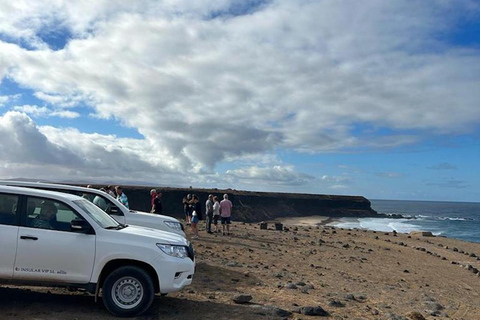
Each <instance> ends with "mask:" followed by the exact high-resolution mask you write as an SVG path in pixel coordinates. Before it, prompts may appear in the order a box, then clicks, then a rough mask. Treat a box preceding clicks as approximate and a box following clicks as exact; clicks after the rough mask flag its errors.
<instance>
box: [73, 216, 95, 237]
mask: <svg viewBox="0 0 480 320" xmlns="http://www.w3.org/2000/svg"><path fill="white" fill-rule="evenodd" d="M70 229H71V230H72V231H73V232H78V233H87V234H88V233H92V226H90V224H89V223H88V222H87V221H85V220H81V219H74V220H72V221H71V222H70Z"/></svg>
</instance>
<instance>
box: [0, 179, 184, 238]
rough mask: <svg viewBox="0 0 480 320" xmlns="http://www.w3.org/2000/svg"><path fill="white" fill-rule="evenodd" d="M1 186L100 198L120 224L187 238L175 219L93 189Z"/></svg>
mask: <svg viewBox="0 0 480 320" xmlns="http://www.w3.org/2000/svg"><path fill="white" fill-rule="evenodd" d="M0 185H4V186H15V187H27V188H34V189H43V190H50V191H58V192H65V193H70V194H74V195H77V196H80V197H83V198H85V199H87V200H90V201H93V200H94V199H95V198H96V197H99V198H100V199H102V200H103V201H101V202H102V203H105V208H102V209H104V210H105V212H106V213H108V214H109V215H110V216H112V218H114V219H115V220H117V221H118V222H119V223H127V224H133V225H136V226H143V227H149V228H155V229H159V230H164V231H169V232H174V233H177V234H179V235H182V236H183V237H186V236H185V232H184V231H183V230H184V228H183V225H182V224H181V223H180V221H178V220H177V219H175V218H172V217H169V216H165V215H159V214H152V213H147V212H140V211H135V210H130V209H128V208H127V207H125V206H124V205H123V204H122V203H120V202H119V201H118V200H117V199H115V198H113V197H111V196H110V195H109V194H107V193H105V192H103V191H100V190H97V189H93V188H83V187H77V186H70V185H64V184H56V183H40V182H24V181H9V180H0Z"/></svg>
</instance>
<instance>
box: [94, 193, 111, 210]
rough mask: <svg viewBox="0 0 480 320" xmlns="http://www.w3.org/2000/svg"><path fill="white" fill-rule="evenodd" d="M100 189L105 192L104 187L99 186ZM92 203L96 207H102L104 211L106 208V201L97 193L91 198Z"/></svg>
mask: <svg viewBox="0 0 480 320" xmlns="http://www.w3.org/2000/svg"><path fill="white" fill-rule="evenodd" d="M100 191H103V192H105V193H106V192H107V191H106V190H105V189H104V188H100ZM93 204H94V205H96V206H97V207H99V208H100V209H102V210H103V211H105V212H106V211H107V209H108V204H107V201H106V200H105V199H104V198H103V197H101V196H99V195H96V196H95V198H93Z"/></svg>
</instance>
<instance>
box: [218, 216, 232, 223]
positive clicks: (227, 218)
mask: <svg viewBox="0 0 480 320" xmlns="http://www.w3.org/2000/svg"><path fill="white" fill-rule="evenodd" d="M220 221H221V223H222V224H231V223H232V222H231V221H230V217H220Z"/></svg>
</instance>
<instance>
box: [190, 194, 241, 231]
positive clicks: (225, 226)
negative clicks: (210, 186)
mask: <svg viewBox="0 0 480 320" xmlns="http://www.w3.org/2000/svg"><path fill="white" fill-rule="evenodd" d="M182 204H183V211H184V213H185V220H186V221H187V225H190V226H191V228H192V232H193V238H198V222H199V221H200V220H203V210H202V205H201V204H200V201H199V199H198V196H197V195H195V194H194V195H191V194H187V196H186V197H184V198H183V200H182ZM232 208H233V204H232V202H231V201H230V200H228V194H224V195H223V200H222V201H220V202H219V201H218V197H217V196H214V195H212V194H210V195H208V199H207V201H206V202H205V216H206V219H205V226H206V230H207V233H210V234H212V233H218V232H220V230H219V229H218V220H219V219H220V223H221V225H222V234H223V235H225V234H227V235H230V224H231V215H232ZM212 224H213V225H214V227H215V230H214V231H212Z"/></svg>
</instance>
